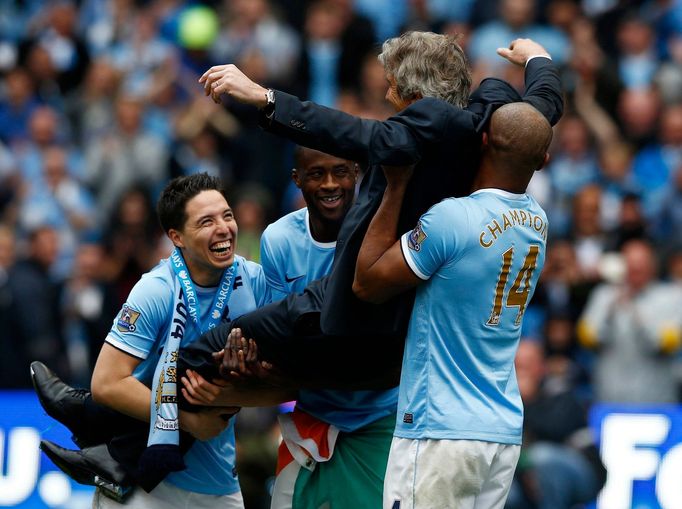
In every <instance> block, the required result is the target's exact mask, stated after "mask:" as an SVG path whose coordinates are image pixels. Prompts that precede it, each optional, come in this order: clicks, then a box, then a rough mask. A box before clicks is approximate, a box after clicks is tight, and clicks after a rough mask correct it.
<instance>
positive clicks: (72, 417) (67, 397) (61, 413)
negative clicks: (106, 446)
mask: <svg viewBox="0 0 682 509" xmlns="http://www.w3.org/2000/svg"><path fill="white" fill-rule="evenodd" d="M31 381H32V382H33V388H34V389H35V391H36V394H37V395H38V400H39V401H40V404H41V405H42V406H43V408H44V409H45V412H47V415H49V416H50V417H52V418H53V419H56V420H57V421H59V422H61V423H62V424H63V425H64V426H66V427H67V428H69V430H70V431H71V433H73V436H72V437H71V438H72V440H73V441H74V442H75V443H76V444H77V445H78V446H79V447H81V448H83V447H88V446H90V445H94V444H92V443H91V442H90V441H88V440H87V438H86V437H87V436H88V434H89V433H88V430H87V426H88V423H87V419H85V400H86V399H87V398H88V396H90V391H88V390H87V389H74V388H73V387H71V386H70V385H67V384H65V383H64V382H63V381H62V380H61V379H60V378H59V377H58V376H57V375H56V374H55V373H54V371H52V370H51V369H50V368H48V367H47V366H46V365H45V364H43V363H42V362H39V361H33V362H32V363H31Z"/></svg>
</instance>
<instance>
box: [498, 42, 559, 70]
mask: <svg viewBox="0 0 682 509" xmlns="http://www.w3.org/2000/svg"><path fill="white" fill-rule="evenodd" d="M497 54H498V55H500V56H501V57H503V58H506V59H507V60H509V61H510V62H511V63H512V64H516V65H526V62H528V59H529V58H530V57H536V56H544V57H547V58H550V55H549V53H548V52H547V50H546V49H545V48H543V47H542V46H541V45H539V44H538V43H537V42H535V41H533V40H532V39H514V40H513V41H512V42H511V44H510V45H509V47H508V48H497Z"/></svg>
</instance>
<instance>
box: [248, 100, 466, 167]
mask: <svg viewBox="0 0 682 509" xmlns="http://www.w3.org/2000/svg"><path fill="white" fill-rule="evenodd" d="M275 95H276V98H275V104H276V107H275V111H274V114H273V117H272V119H265V118H262V119H261V124H262V125H263V127H264V128H265V129H267V130H268V131H270V132H272V133H275V134H278V135H280V136H284V137H285V138H288V139H289V140H291V141H293V142H294V143H297V144H299V145H303V146H306V147H309V148H313V149H316V150H320V151H322V152H326V153H328V154H332V155H335V156H337V157H342V158H345V159H350V160H353V161H357V162H361V163H368V164H369V165H376V164H387V165H408V164H415V163H417V162H418V161H419V160H420V159H421V150H422V147H423V146H424V143H430V142H438V141H439V140H440V139H441V138H442V136H443V132H444V125H445V123H446V122H448V117H449V116H450V115H452V111H449V110H456V112H455V113H454V114H455V115H462V116H463V117H469V116H470V114H469V113H468V112H466V111H465V110H463V109H461V108H455V107H453V106H451V105H449V104H447V103H445V102H443V101H438V100H436V99H422V100H421V101H417V102H416V103H414V104H413V105H411V106H410V107H408V108H406V109H405V110H403V111H402V112H401V113H399V114H398V115H395V116H393V117H391V118H389V119H387V120H384V121H378V120H369V119H363V118H359V117H355V116H353V115H349V114H347V113H343V112H341V111H338V110H334V109H331V108H326V107H324V106H320V105H318V104H315V103H313V102H310V101H300V100H299V99H298V98H297V97H294V96H292V95H289V94H286V93H284V92H280V91H276V92H275ZM425 101H426V102H427V103H428V104H429V106H427V104H422V103H424V102H425ZM434 105H435V106H434ZM432 106H434V107H432Z"/></svg>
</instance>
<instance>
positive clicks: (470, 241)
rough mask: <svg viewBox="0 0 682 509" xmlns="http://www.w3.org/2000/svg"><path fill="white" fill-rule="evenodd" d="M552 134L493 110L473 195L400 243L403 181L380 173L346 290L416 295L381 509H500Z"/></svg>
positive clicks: (517, 425) (541, 248)
mask: <svg viewBox="0 0 682 509" xmlns="http://www.w3.org/2000/svg"><path fill="white" fill-rule="evenodd" d="M551 137H552V129H551V127H550V125H549V123H548V122H547V121H546V120H545V118H544V117H543V116H542V115H541V114H540V113H539V112H538V111H537V110H535V109H534V108H533V107H532V106H530V105H528V104H524V103H512V104H508V105H506V106H502V107H501V108H500V109H499V110H497V111H496V112H495V113H494V114H493V116H492V119H491V123H490V127H489V132H488V133H485V134H484V135H483V155H482V161H481V166H480V169H479V173H478V176H477V178H476V180H475V182H474V192H473V193H472V194H471V196H469V197H466V198H457V199H454V198H452V199H447V200H444V201H442V202H441V203H438V204H436V205H434V206H433V207H432V208H431V209H430V210H429V211H428V212H427V213H426V214H424V215H423V216H422V217H421V219H420V221H419V222H418V224H417V226H416V227H415V228H414V230H412V231H411V232H408V233H406V234H405V235H403V236H402V237H401V238H400V239H399V240H398V241H396V227H397V220H398V213H399V210H400V205H401V202H402V199H403V196H404V194H405V189H406V184H407V179H406V178H405V175H404V173H401V171H395V170H394V169H391V168H385V169H384V171H385V173H386V178H387V180H388V181H389V185H388V187H387V189H386V192H385V194H384V199H383V201H382V204H381V207H380V208H379V211H378V212H377V214H376V215H375V217H374V219H373V220H372V223H371V225H370V228H369V230H368V231H367V234H366V236H365V239H364V241H363V245H362V248H361V250H360V254H359V256H358V263H357V268H356V277H355V281H354V285H353V289H354V291H355V292H356V294H357V295H358V296H359V297H360V298H362V299H363V300H369V301H373V302H380V301H383V300H385V299H387V298H389V297H391V296H392V295H395V294H397V293H399V292H401V291H404V290H406V289H408V288H411V287H414V286H417V285H419V286H418V288H417V296H416V300H415V304H414V308H413V310H412V314H411V318H410V324H409V329H408V336H407V340H406V345H405V355H404V358H403V367H402V374H401V380H400V396H399V401H398V419H397V425H396V428H395V433H394V439H393V443H392V445H391V453H390V457H389V464H388V469H387V473H386V481H385V485H384V504H383V506H384V508H385V509H398V508H400V509H406V508H410V509H413V508H419V509H431V508H434V507H453V508H454V507H456V508H458V509H502V508H503V507H504V502H505V500H506V497H507V493H508V490H509V487H510V484H511V481H512V477H513V474H514V469H515V467H516V463H517V461H518V456H519V451H520V444H521V430H522V424H523V406H522V403H521V398H520V396H519V390H518V386H517V382H516V376H515V371H514V355H515V353H516V348H517V345H518V342H519V338H520V335H521V321H522V319H523V313H524V311H525V309H526V306H527V304H528V301H529V300H530V298H531V297H532V295H533V291H534V290H535V285H536V282H537V280H538V277H539V275H540V271H541V269H542V266H543V263H544V257H545V243H546V238H547V218H546V216H545V213H544V211H543V210H542V209H541V208H540V206H539V205H538V204H537V202H536V201H535V200H534V199H533V198H532V197H530V196H528V195H527V194H525V189H526V186H527V184H528V182H529V181H530V178H531V177H532V174H533V172H534V171H535V170H538V169H540V168H541V167H542V166H543V165H544V163H545V162H546V160H547V154H546V151H547V148H548V146H549V143H550V141H551ZM403 171H404V170H403Z"/></svg>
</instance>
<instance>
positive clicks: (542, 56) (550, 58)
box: [525, 55, 552, 67]
mask: <svg viewBox="0 0 682 509" xmlns="http://www.w3.org/2000/svg"><path fill="white" fill-rule="evenodd" d="M534 58H548V59H549V60H552V57H550V56H547V55H533V56H532V57H530V58H528V60H526V65H525V67H528V62H530V61H531V60H533V59H534Z"/></svg>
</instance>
